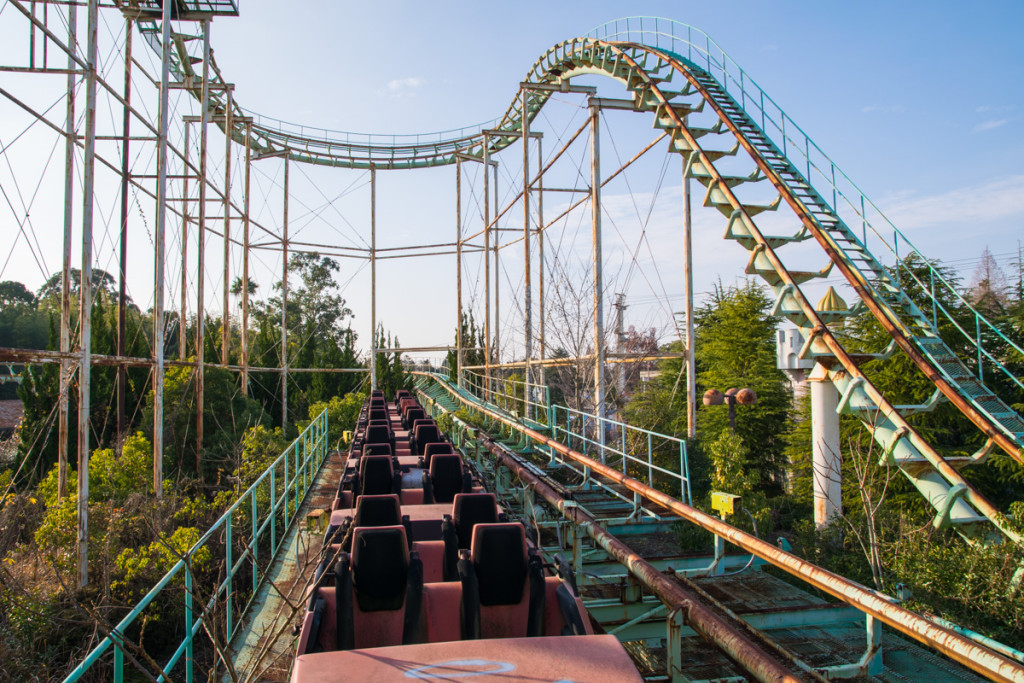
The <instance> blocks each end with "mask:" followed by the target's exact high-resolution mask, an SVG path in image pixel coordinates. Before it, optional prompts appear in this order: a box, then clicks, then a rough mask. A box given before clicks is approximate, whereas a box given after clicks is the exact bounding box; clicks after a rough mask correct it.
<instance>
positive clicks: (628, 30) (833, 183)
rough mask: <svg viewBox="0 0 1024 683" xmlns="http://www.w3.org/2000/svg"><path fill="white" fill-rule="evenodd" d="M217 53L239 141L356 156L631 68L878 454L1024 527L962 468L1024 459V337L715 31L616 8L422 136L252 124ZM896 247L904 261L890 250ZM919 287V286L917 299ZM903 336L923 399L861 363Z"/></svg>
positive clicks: (261, 150)
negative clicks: (858, 344) (970, 325)
mask: <svg viewBox="0 0 1024 683" xmlns="http://www.w3.org/2000/svg"><path fill="white" fill-rule="evenodd" d="M140 28H141V29H142V30H143V32H144V33H145V34H146V35H148V36H151V37H153V38H154V40H152V41H151V42H152V44H153V45H154V46H155V47H156V48H157V49H158V48H159V43H158V41H156V40H155V38H156V36H158V34H159V32H158V26H157V24H156V23H155V22H144V23H141V24H140ZM174 43H175V46H176V48H177V51H176V57H177V59H176V61H175V64H174V71H175V72H176V73H177V74H178V76H179V77H180V78H181V80H182V82H183V83H185V84H186V87H189V84H191V88H190V91H191V92H192V93H193V94H194V95H195V96H196V97H197V98H200V97H201V96H202V93H203V89H202V87H201V86H200V85H198V84H199V83H201V78H199V77H198V74H199V69H200V66H199V64H200V63H201V62H202V57H201V56H198V57H197V56H195V55H193V54H191V53H190V52H189V49H188V45H190V44H194V43H195V40H194V36H185V35H175V36H174ZM211 61H212V60H211ZM207 67H208V68H207V70H206V72H207V73H209V74H211V75H212V76H211V77H212V78H213V86H212V87H210V88H209V90H208V96H209V97H210V98H211V103H210V104H211V112H212V114H213V116H212V120H214V121H218V122H220V123H219V125H221V126H222V127H229V128H230V132H231V136H232V137H233V139H235V141H236V142H239V143H243V144H248V145H250V146H251V148H252V149H253V150H254V151H255V152H256V153H257V154H265V155H274V154H280V155H287V156H288V157H289V158H291V159H294V160H297V161H304V162H308V163H313V164H322V165H329V166H341V167H356V168H368V167H371V166H372V167H375V168H393V169H397V168H418V167H429V166H441V165H447V164H453V163H455V160H456V158H457V155H460V154H464V155H469V156H475V157H479V158H481V159H482V158H483V157H485V156H487V155H491V154H495V153H497V152H499V151H500V150H501V149H503V148H505V147H508V146H509V145H511V144H513V143H514V142H515V141H516V140H517V139H518V137H519V136H520V135H521V132H522V130H523V126H524V102H525V118H526V124H525V125H526V126H527V127H528V126H529V122H530V121H532V120H533V119H534V118H536V116H537V115H538V112H540V110H541V108H542V107H543V106H544V105H545V103H546V102H547V101H548V100H549V99H550V97H551V96H552V94H554V93H557V92H559V91H560V90H568V86H569V83H570V81H571V79H572V78H574V77H576V76H582V75H592V74H597V75H601V76H606V77H609V78H612V79H614V80H616V81H618V82H619V83H621V84H622V85H624V86H625V87H626V89H627V90H628V91H629V92H630V93H631V94H632V97H633V108H634V110H635V111H636V112H638V113H641V114H646V115H653V125H654V127H655V128H658V129H661V130H663V131H664V132H665V133H666V134H667V137H668V140H669V142H668V145H669V149H670V151H672V152H675V153H678V154H680V155H682V156H683V157H684V158H685V162H686V175H687V177H688V178H692V179H694V180H696V181H698V182H699V183H700V184H701V185H703V186H704V187H705V189H706V193H705V195H704V200H703V203H704V205H705V206H708V207H714V208H715V209H718V211H720V212H721V214H722V216H723V218H724V221H725V237H726V238H727V239H730V240H732V241H734V242H736V243H737V244H739V245H740V246H741V247H743V248H744V249H746V250H747V251H748V252H749V254H750V258H749V262H748V265H747V268H746V272H747V273H748V274H750V275H757V276H758V277H760V278H761V279H762V280H764V281H765V282H766V283H767V284H768V285H769V286H770V287H771V288H772V290H773V292H774V294H775V307H774V313H775V314H777V315H781V316H784V317H785V318H786V319H788V320H789V321H791V322H792V323H793V324H794V325H796V327H797V328H798V329H799V331H800V333H801V335H802V337H803V339H804V340H805V342H804V344H803V347H802V348H801V349H800V352H799V357H800V358H801V359H807V360H813V361H815V362H816V363H817V367H818V370H817V372H818V373H819V374H820V377H818V378H817V379H825V380H827V381H829V382H831V383H832V384H833V385H834V386H835V388H836V389H837V390H838V392H839V395H840V396H841V399H840V401H839V410H841V411H842V412H844V413H847V414H850V415H854V416H856V417H857V418H858V419H859V420H860V421H861V422H862V423H863V424H864V426H865V427H866V428H867V429H868V430H869V431H870V433H871V434H872V435H873V437H874V440H875V441H876V443H877V444H878V446H879V448H880V449H881V453H882V456H881V460H880V463H881V464H883V465H884V464H888V465H890V466H895V467H898V468H899V470H900V471H901V472H902V473H903V474H904V475H905V476H906V477H907V478H908V479H909V480H910V481H911V482H912V483H913V485H914V486H915V487H916V488H917V489H918V490H919V491H920V492H921V494H922V495H923V496H924V498H925V499H926V500H927V501H928V503H929V504H930V505H931V506H932V507H933V508H934V510H935V518H934V525H935V526H936V527H937V528H945V527H949V526H952V527H953V528H955V529H956V530H957V532H958V533H960V534H961V535H962V536H964V537H965V538H969V539H980V540H985V539H987V538H990V537H992V535H993V533H995V534H996V536H998V535H1000V534H1001V535H1003V536H1005V537H1008V538H1010V539H1012V540H1013V541H1014V542H1018V543H1019V542H1021V540H1022V539H1021V536H1020V534H1019V533H1018V532H1017V531H1015V530H1014V529H1013V527H1012V526H1011V525H1010V524H1008V522H1007V520H1006V519H1005V517H1004V516H1003V515H1002V513H1000V511H999V510H997V509H996V508H995V507H994V506H993V505H992V504H991V503H990V502H989V501H987V500H986V499H985V498H984V497H983V496H982V495H981V494H980V493H979V492H978V491H977V490H976V489H975V488H974V487H973V486H972V485H971V484H970V483H969V482H968V481H967V480H966V479H965V478H964V477H963V476H962V475H961V473H960V469H962V468H963V467H967V466H970V465H971V464H975V463H979V462H982V461H984V460H985V459H986V458H987V456H988V455H989V453H990V452H991V450H992V449H993V448H999V449H1001V450H1003V451H1005V452H1006V453H1007V454H1009V455H1010V456H1011V457H1013V458H1014V460H1016V461H1017V462H1018V463H1024V450H1022V449H1024V420H1022V419H1021V416H1020V415H1018V414H1017V413H1016V412H1015V411H1014V410H1013V409H1012V408H1011V407H1010V406H1008V405H1007V404H1006V403H1005V402H1004V401H1003V400H1002V399H1001V398H1000V397H999V396H997V395H996V393H995V392H993V391H992V390H991V389H990V388H989V386H988V385H987V384H986V381H985V377H986V372H988V373H989V377H993V376H995V377H997V378H998V379H999V380H1000V381H1002V382H1008V383H1009V384H1010V385H1015V386H1017V387H1020V388H1024V382H1022V379H1021V377H1020V376H1019V373H1020V368H1021V367H1022V366H1024V365H1022V364H1024V349H1022V348H1021V345H1020V344H1019V343H1017V342H1015V341H1013V340H1011V339H1010V338H1009V337H1008V336H1007V335H1006V334H1005V333H1004V332H1003V331H1002V330H1000V329H998V328H997V327H996V326H995V325H993V324H992V323H991V322H990V321H988V320H987V319H986V318H985V316H984V315H982V314H981V313H980V312H979V311H977V310H976V309H975V308H973V307H972V306H971V304H970V303H968V302H967V301H965V300H963V298H962V297H961V295H960V294H959V293H957V292H956V291H955V290H954V288H953V286H952V285H951V284H950V283H948V282H947V281H946V279H945V278H944V277H943V275H942V273H941V272H940V271H939V270H938V269H937V268H936V267H935V266H934V265H932V262H931V261H929V260H928V259H927V258H926V257H925V256H924V255H922V254H921V253H920V252H918V251H917V249H916V248H915V247H914V246H913V245H912V244H911V243H910V242H909V241H908V240H907V239H906V237H904V235H903V234H902V233H901V232H900V231H899V230H898V229H897V228H896V227H895V226H893V225H892V224H891V223H890V222H889V221H888V219H886V218H885V216H884V215H883V214H882V213H881V212H880V211H879V210H878V209H877V208H876V207H875V206H874V204H873V203H871V202H870V200H868V199H867V198H866V197H865V196H864V194H863V193H862V192H860V190H858V189H857V187H856V185H854V184H853V182H852V181H850V180H849V179H848V178H847V176H846V175H845V174H844V173H842V171H841V170H840V169H839V168H838V166H836V165H835V164H834V163H833V162H832V161H831V160H830V159H829V158H828V157H827V156H826V155H825V154H824V153H823V152H822V151H821V150H820V148H818V146H817V145H815V144H814V143H813V141H811V140H810V138H809V137H807V136H806V135H805V134H804V133H803V132H802V130H801V129H800V128H799V126H797V125H796V124H795V123H794V122H793V121H792V119H790V118H789V117H788V116H787V115H786V114H785V112H784V111H782V110H781V109H780V108H779V107H778V106H777V105H776V104H775V103H774V102H773V101H772V100H771V98H770V97H769V96H768V95H767V94H765V92H764V91H763V90H761V88H760V87H758V86H757V84H756V83H755V82H754V81H753V80H752V79H751V78H750V77H749V76H747V75H746V72H745V71H743V69H742V68H740V67H739V66H738V65H737V64H735V62H733V61H732V60H731V59H730V58H729V57H728V55H726V53H725V52H724V50H721V49H720V48H719V47H718V46H717V44H715V43H714V42H713V41H712V40H711V39H710V37H708V36H707V35H706V34H705V33H703V32H701V31H699V30H698V29H695V28H692V27H690V26H687V25H685V24H680V23H677V22H673V21H669V20H664V19H644V18H633V19H624V20H619V21H616V22H612V23H610V24H607V25H605V26H603V27H601V28H599V29H597V30H595V31H594V32H592V34H591V35H590V36H588V37H582V38H575V39H572V40H567V41H565V42H562V43H559V44H558V45H556V46H554V47H553V48H551V49H550V50H548V51H547V52H546V53H545V54H544V55H543V56H542V57H541V58H540V59H538V60H537V62H536V63H535V64H534V65H533V66H532V67H531V69H530V71H529V72H528V74H527V78H526V79H525V80H524V82H523V89H522V91H521V92H525V93H526V96H525V97H523V96H521V95H520V94H517V96H516V97H515V98H514V99H513V101H512V104H511V105H510V106H509V108H508V110H507V111H506V112H505V114H504V115H503V116H501V117H500V118H499V119H496V120H495V121H493V122H490V123H487V124H482V125H481V127H480V129H479V130H476V131H475V132H474V131H473V129H459V130H456V131H448V132H441V133H435V134H431V135H420V136H383V137H382V136H377V137H375V136H369V135H367V136H359V135H354V134H349V133H336V132H332V131H327V130H320V129H310V128H307V127H300V126H290V125H288V124H283V123H281V122H274V121H271V120H267V119H261V118H260V117H258V116H254V117H253V118H252V123H251V124H250V125H242V124H241V123H240V122H241V121H242V120H243V119H244V118H245V117H246V116H247V115H248V113H247V112H245V111H244V110H242V109H241V108H240V107H239V105H238V103H237V102H236V101H234V100H230V101H229V100H227V97H228V95H227V94H226V93H228V92H229V89H228V88H226V87H216V86H217V85H218V82H219V85H221V86H223V85H224V84H223V81H222V80H221V79H222V77H221V74H220V70H219V69H218V68H217V67H216V64H213V63H210V64H208V65H207ZM706 111H710V112H713V114H714V116H715V117H716V119H717V120H716V121H715V123H714V124H713V125H707V124H704V125H700V126H698V125H695V124H693V123H690V122H689V121H691V120H692V119H691V117H693V116H694V115H695V114H700V113H702V112H706ZM226 112H227V113H230V115H228V116H225V113H226ZM232 119H234V121H235V122H237V123H234V124H232ZM484 129H487V130H488V134H487V135H485V134H484V133H483V130H484ZM501 132H506V133H508V134H507V135H502V134H501ZM730 141H731V142H730ZM485 145H486V146H487V149H486V150H485V149H484V147H485ZM737 162H739V163H745V164H746V166H747V167H748V171H749V172H746V173H744V172H739V173H737V172H736V171H735V170H730V171H727V172H723V171H721V170H719V168H720V167H721V166H723V164H726V163H727V164H728V165H729V167H730V169H733V168H734V167H735V166H736V165H737ZM765 188H770V191H771V192H772V193H773V194H774V195H775V196H774V199H773V200H771V201H767V202H764V201H761V202H756V203H755V202H752V201H749V200H744V199H743V197H745V196H763V195H764V189H765ZM779 211H790V212H792V218H791V220H792V222H793V232H792V233H791V234H786V235H766V234H764V233H763V232H762V230H761V229H760V228H759V226H758V221H757V217H758V216H759V215H761V214H763V213H765V212H779ZM810 240H813V241H814V242H816V243H817V244H818V245H819V246H820V247H821V249H822V251H823V252H824V254H825V256H826V257H827V259H828V261H827V265H826V266H825V267H823V268H822V269H821V270H818V271H797V270H792V269H791V268H789V267H787V265H786V249H785V247H787V246H788V245H793V244H799V243H803V242H808V241H810ZM876 253H877V255H876ZM890 255H892V256H894V257H895V263H894V265H892V266H886V265H884V260H885V259H886V258H887V257H888V256H890ZM910 257H916V260H917V261H918V263H919V264H921V266H922V269H919V270H915V269H911V268H910V267H908V263H909V262H910ZM901 259H902V260H901ZM833 269H835V270H838V271H839V273H841V274H842V276H843V277H844V278H845V279H846V281H847V282H848V283H849V285H850V286H851V287H852V288H853V290H854V291H855V292H856V293H857V295H858V296H859V298H860V301H859V302H857V303H856V304H855V305H854V306H851V307H847V306H846V305H845V303H844V302H842V300H841V299H837V298H835V297H827V298H826V299H825V300H823V301H822V302H821V303H822V304H825V305H824V306H822V305H819V306H815V305H813V304H812V302H811V300H810V299H809V298H808V296H807V295H806V294H805V292H804V289H802V288H801V286H802V285H804V284H805V283H809V282H813V281H814V280H816V279H821V278H824V277H826V276H828V275H829V274H830V273H831V271H832V270H833ZM911 290H916V291H918V292H920V295H919V296H918V298H917V300H915V299H914V298H913V297H912V296H911V294H910V291H911ZM950 296H953V297H955V298H956V299H958V300H959V303H960V304H961V305H962V306H963V307H965V308H966V309H967V310H969V311H970V313H971V315H972V317H973V319H974V323H975V325H974V327H975V329H974V330H969V329H964V327H963V325H962V324H961V323H960V322H958V321H957V320H955V319H954V318H953V317H952V315H951V314H950V312H949V311H948V310H947V307H946V306H945V305H944V304H943V301H944V300H948V297H950ZM830 304H831V305H830ZM864 309H866V310H868V311H870V312H871V314H872V315H873V316H874V317H875V319H876V320H877V321H878V323H879V324H880V325H881V326H882V328H884V330H885V332H886V333H887V334H888V335H889V337H890V338H891V340H892V343H891V344H890V345H889V346H888V347H887V348H885V349H879V350H878V351H877V352H876V353H867V354H865V353H859V352H853V351H850V350H848V349H847V348H846V346H845V345H844V342H843V340H842V339H841V333H840V332H839V328H840V327H841V325H842V323H843V321H844V320H846V319H847V318H848V317H849V316H850V315H852V314H854V313H857V312H858V311H860V310H864ZM940 319H941V320H942V321H943V324H944V325H950V326H951V327H952V328H953V329H954V330H955V332H956V334H957V340H956V341H957V344H956V346H957V349H956V350H954V348H953V347H952V346H951V345H950V344H949V343H947V342H946V341H944V340H943V338H942V337H941V336H940V334H939V320H940ZM958 351H959V352H960V353H963V354H964V355H963V356H961V355H959V354H958ZM897 352H899V353H903V354H906V356H907V357H909V359H910V360H911V361H913V363H914V365H916V366H917V368H918V369H919V370H920V371H921V372H923V373H924V375H925V376H926V377H927V378H928V380H929V382H931V383H932V384H933V385H934V387H935V393H934V395H933V397H932V399H931V400H929V401H928V402H927V403H926V404H924V405H915V406H900V405H894V404H893V402H892V401H891V400H889V399H888V398H886V396H884V395H883V394H882V393H881V391H879V390H878V388H877V387H875V386H874V385H873V384H872V382H871V380H870V379H869V377H868V376H867V375H866V374H865V372H864V371H862V369H861V367H860V366H861V364H862V363H863V362H865V361H868V360H871V359H874V358H880V357H887V356H889V355H892V354H893V353H897ZM968 354H969V356H968ZM939 400H948V401H949V402H950V403H952V404H953V405H954V406H956V408H957V409H958V410H959V411H960V412H961V413H963V415H965V416H966V417H967V418H968V419H969V420H970V421H971V422H972V423H973V424H974V425H975V426H976V427H977V429H978V430H979V431H980V432H981V433H982V434H983V435H984V437H985V438H986V443H985V445H984V447H983V448H981V449H980V450H979V451H978V452H976V453H974V454H973V455H969V456H957V457H950V456H948V455H943V454H941V453H940V452H939V451H938V450H937V449H936V448H934V447H933V446H932V445H930V444H929V443H928V441H927V440H926V439H925V438H924V437H923V436H922V435H921V434H920V433H919V432H918V431H917V430H916V429H915V428H914V427H913V426H912V425H911V424H910V423H909V422H908V421H907V419H906V418H907V417H908V416H909V415H911V414H913V413H915V412H919V411H921V410H928V409H930V408H933V407H934V405H935V404H936V403H937V402H938V401H939Z"/></svg>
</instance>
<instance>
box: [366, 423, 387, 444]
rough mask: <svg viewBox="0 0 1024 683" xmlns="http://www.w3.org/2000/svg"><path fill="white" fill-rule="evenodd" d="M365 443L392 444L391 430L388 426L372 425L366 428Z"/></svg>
mask: <svg viewBox="0 0 1024 683" xmlns="http://www.w3.org/2000/svg"><path fill="white" fill-rule="evenodd" d="M363 443H391V428H390V427H388V426H387V425H370V426H369V427H367V428H366V436H365V437H364V438H363Z"/></svg>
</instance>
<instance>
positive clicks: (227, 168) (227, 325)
mask: <svg viewBox="0 0 1024 683" xmlns="http://www.w3.org/2000/svg"><path fill="white" fill-rule="evenodd" d="M224 97H225V101H226V105H225V107H224V264H223V265H224V274H223V278H224V282H223V283H222V285H223V288H222V289H223V294H222V297H221V307H222V310H223V311H224V312H223V313H222V314H221V321H220V362H221V365H228V364H229V363H230V362H231V357H230V352H231V315H230V310H231V301H230V298H229V297H230V296H231V88H230V87H228V88H227V91H226V92H225V93H224ZM244 284H245V283H243V286H244Z"/></svg>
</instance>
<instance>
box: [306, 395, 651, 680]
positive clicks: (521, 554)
mask: <svg viewBox="0 0 1024 683" xmlns="http://www.w3.org/2000/svg"><path fill="white" fill-rule="evenodd" d="M316 572H317V576H316V581H315V583H314V588H313V590H312V591H311V593H310V595H309V601H308V608H307V611H306V614H305V618H304V620H303V624H302V630H301V633H300V636H299V644H298V651H297V653H296V660H295V665H294V667H293V669H292V679H291V680H292V682H293V683H313V682H321V683H323V682H326V681H344V680H352V681H357V680H358V681H386V680H408V679H410V678H412V679H417V680H446V679H449V678H466V677H472V678H480V677H483V678H484V679H486V678H487V677H490V676H498V677H501V678H502V679H503V680H516V679H529V680H532V681H639V680H641V678H640V677H639V675H638V674H637V672H636V668H635V667H634V665H633V663H632V661H631V660H630V658H629V656H628V655H627V654H626V652H625V650H624V649H623V647H622V645H621V644H620V643H619V641H618V640H617V639H616V638H614V637H613V636H606V635H594V632H593V628H592V626H591V621H590V617H589V615H588V614H587V612H586V610H585V609H584V607H583V603H582V602H581V601H580V599H579V596H578V594H577V591H576V589H575V586H574V583H575V582H574V580H573V579H572V577H571V576H567V577H565V578H560V577H558V576H551V575H548V572H547V571H546V569H545V567H544V564H543V561H542V559H541V556H540V553H539V552H538V551H537V549H536V547H535V544H534V542H533V539H532V538H530V534H528V533H527V531H526V529H525V528H524V527H523V525H522V524H520V523H519V522H510V521H508V519H507V516H506V514H505V512H504V511H503V510H502V507H501V505H500V503H499V502H498V500H497V499H496V498H495V496H494V494H492V493H488V492H487V491H486V490H485V489H484V486H483V485H482V482H480V481H479V480H477V479H476V478H475V476H474V474H473V472H472V470H471V469H470V468H469V467H467V466H466V464H465V463H464V461H463V459H462V455H461V454H460V453H459V451H458V449H457V448H456V447H455V446H454V444H452V442H451V441H450V440H449V439H448V437H447V436H446V435H445V434H444V433H443V432H442V431H441V429H440V428H439V427H438V425H437V423H436V422H435V421H434V420H433V419H431V418H430V417H429V416H428V414H427V412H426V411H425V410H424V409H423V407H422V406H421V405H420V404H419V403H418V401H417V400H416V399H415V398H414V397H413V396H412V395H411V394H410V393H409V392H406V391H400V392H398V394H397V395H396V396H395V399H394V401H392V402H388V401H386V399H385V397H384V395H383V394H382V393H381V392H374V393H373V394H372V395H371V397H370V399H369V401H368V402H367V403H366V405H365V406H364V407H363V410H362V412H361V414H360V417H359V423H358V425H357V428H356V431H355V434H354V438H353V442H352V446H351V449H350V451H349V457H348V459H347V460H346V464H345V471H344V473H343V475H342V477H341V484H340V486H339V488H338V495H337V497H336V498H335V500H334V504H333V510H332V513H331V522H330V525H329V527H328V529H327V533H326V536H325V539H324V559H323V561H322V562H321V563H320V565H319V566H318V568H317V570H316ZM566 637H572V641H571V642H568V641H566V640H565V638H566Z"/></svg>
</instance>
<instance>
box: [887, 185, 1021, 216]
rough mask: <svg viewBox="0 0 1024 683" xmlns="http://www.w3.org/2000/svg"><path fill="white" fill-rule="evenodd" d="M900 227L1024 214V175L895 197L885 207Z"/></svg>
mask: <svg viewBox="0 0 1024 683" xmlns="http://www.w3.org/2000/svg"><path fill="white" fill-rule="evenodd" d="M885 213H886V215H888V216H889V219H890V220H892V222H893V223H894V224H895V225H896V227H898V228H899V229H900V230H912V229H914V228H925V227H931V226H934V225H938V224H948V223H962V224H966V225H971V224H977V223H979V222H983V221H992V220H996V219H1000V218H1006V217H1008V216H1018V215H1024V175H1012V176H1009V177H1007V178H1002V179H1000V180H995V181H992V182H987V183H983V184H979V185H972V186H968V187H961V188H958V189H955V190H950V191H949V192H944V193H942V194H937V195H932V196H930V197H918V198H908V199H905V200H897V201H896V202H895V203H894V204H890V205H889V207H888V209H887V210H885Z"/></svg>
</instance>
